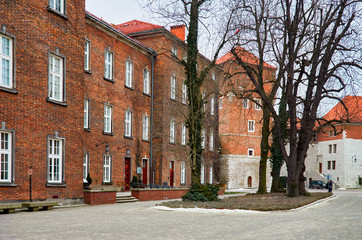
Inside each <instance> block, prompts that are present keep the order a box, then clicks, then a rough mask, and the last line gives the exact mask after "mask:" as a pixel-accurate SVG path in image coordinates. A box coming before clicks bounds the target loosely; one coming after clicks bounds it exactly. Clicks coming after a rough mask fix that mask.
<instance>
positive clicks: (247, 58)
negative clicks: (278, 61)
mask: <svg viewBox="0 0 362 240" xmlns="http://www.w3.org/2000/svg"><path fill="white" fill-rule="evenodd" d="M235 51H236V52H237V53H238V55H239V57H240V59H241V60H242V61H244V62H246V63H249V64H253V65H258V63H259V58H258V57H256V56H255V55H254V54H252V53H251V52H249V51H247V50H245V49H244V48H242V47H236V48H235ZM234 60H235V57H234V55H233V54H232V53H231V52H228V53H226V54H225V55H224V56H222V57H220V58H219V59H218V60H217V61H216V64H222V63H224V62H227V61H234ZM263 65H264V67H267V68H272V69H277V68H276V67H274V66H272V65H270V64H268V63H266V62H264V64H263Z"/></svg>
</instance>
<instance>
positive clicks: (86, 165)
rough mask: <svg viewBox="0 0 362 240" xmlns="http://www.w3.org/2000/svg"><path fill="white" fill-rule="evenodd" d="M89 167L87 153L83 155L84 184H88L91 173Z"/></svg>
mask: <svg viewBox="0 0 362 240" xmlns="http://www.w3.org/2000/svg"><path fill="white" fill-rule="evenodd" d="M88 165H89V153H85V154H84V155H83V182H84V183H87V182H88V181H87V176H88V173H89V169H88Z"/></svg>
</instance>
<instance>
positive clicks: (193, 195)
mask: <svg viewBox="0 0 362 240" xmlns="http://www.w3.org/2000/svg"><path fill="white" fill-rule="evenodd" d="M219 189H220V188H219V186H217V185H211V184H206V185H201V184H193V185H192V186H191V188H190V190H189V191H188V192H187V193H186V194H185V195H184V196H182V201H186V202H208V201H217V200H219V199H218V192H219Z"/></svg>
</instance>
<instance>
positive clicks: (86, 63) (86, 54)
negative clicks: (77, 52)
mask: <svg viewBox="0 0 362 240" xmlns="http://www.w3.org/2000/svg"><path fill="white" fill-rule="evenodd" d="M84 70H85V71H90V41H89V40H85V46H84Z"/></svg>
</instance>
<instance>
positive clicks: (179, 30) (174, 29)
mask: <svg viewBox="0 0 362 240" xmlns="http://www.w3.org/2000/svg"><path fill="white" fill-rule="evenodd" d="M171 33H172V34H173V35H175V36H176V37H178V38H179V39H181V40H182V41H185V25H177V26H171Z"/></svg>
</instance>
